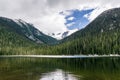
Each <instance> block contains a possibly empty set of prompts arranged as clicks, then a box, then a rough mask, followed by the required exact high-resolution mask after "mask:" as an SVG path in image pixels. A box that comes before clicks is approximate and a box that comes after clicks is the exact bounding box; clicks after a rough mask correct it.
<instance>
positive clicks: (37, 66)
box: [0, 56, 120, 80]
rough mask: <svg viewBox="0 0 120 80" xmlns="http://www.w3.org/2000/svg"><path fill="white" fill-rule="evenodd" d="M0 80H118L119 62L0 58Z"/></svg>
mask: <svg viewBox="0 0 120 80" xmlns="http://www.w3.org/2000/svg"><path fill="white" fill-rule="evenodd" d="M69 57H70V56H69ZM0 80H120V58H119V57H99V58H98V57H96V58H95V57H94V58H92V57H90V58H80V57H76V58H45V57H44V58H42V57H37V58H36V57H0Z"/></svg>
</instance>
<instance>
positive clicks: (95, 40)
mask: <svg viewBox="0 0 120 80" xmlns="http://www.w3.org/2000/svg"><path fill="white" fill-rule="evenodd" d="M58 43H59V44H58ZM0 54H1V55H4V54H9V55H10V54H36V55H37V54H56V55H58V54H61V55H67V54H71V55H74V54H120V9H119V8H116V9H113V10H108V11H105V12H103V13H102V14H101V15H99V16H98V17H97V18H96V19H95V20H94V21H92V22H91V23H90V24H89V25H87V26H86V27H85V28H83V29H81V30H80V31H78V32H76V33H74V34H72V35H71V36H69V37H67V38H65V39H63V40H61V41H58V42H56V44H54V45H50V44H44V43H42V44H41V43H39V44H38V43H35V42H34V41H32V40H30V39H28V38H27V37H25V36H22V35H19V34H18V33H16V32H14V31H12V30H10V28H9V26H7V27H6V26H5V25H0Z"/></svg>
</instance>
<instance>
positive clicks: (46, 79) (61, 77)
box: [40, 69, 78, 80]
mask: <svg viewBox="0 0 120 80" xmlns="http://www.w3.org/2000/svg"><path fill="white" fill-rule="evenodd" d="M40 80H78V77H76V76H75V75H73V74H70V73H69V72H64V71H63V70H62V69H57V70H55V71H54V72H49V73H43V74H42V77H41V78H40Z"/></svg>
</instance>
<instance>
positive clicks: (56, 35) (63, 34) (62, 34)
mask: <svg viewBox="0 0 120 80" xmlns="http://www.w3.org/2000/svg"><path fill="white" fill-rule="evenodd" d="M76 31H78V29H74V30H68V31H65V32H56V33H52V34H49V36H52V37H53V38H56V39H57V40H61V39H63V38H65V37H67V36H70V35H71V34H72V33H74V32H76Z"/></svg>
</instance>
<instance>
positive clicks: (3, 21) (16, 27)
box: [0, 17, 57, 44]
mask: <svg viewBox="0 0 120 80" xmlns="http://www.w3.org/2000/svg"><path fill="white" fill-rule="evenodd" d="M0 25H3V26H4V27H8V28H9V29H10V30H11V31H12V32H15V33H17V34H19V35H21V36H24V37H26V38H28V39H30V40H32V41H34V42H36V43H45V44H55V43H57V40H56V39H54V38H52V37H50V36H47V35H45V34H44V33H42V32H41V31H39V30H38V29H36V28H35V27H34V26H33V25H32V24H30V23H27V22H25V21H23V20H21V19H19V20H12V19H8V18H5V17H0Z"/></svg>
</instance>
